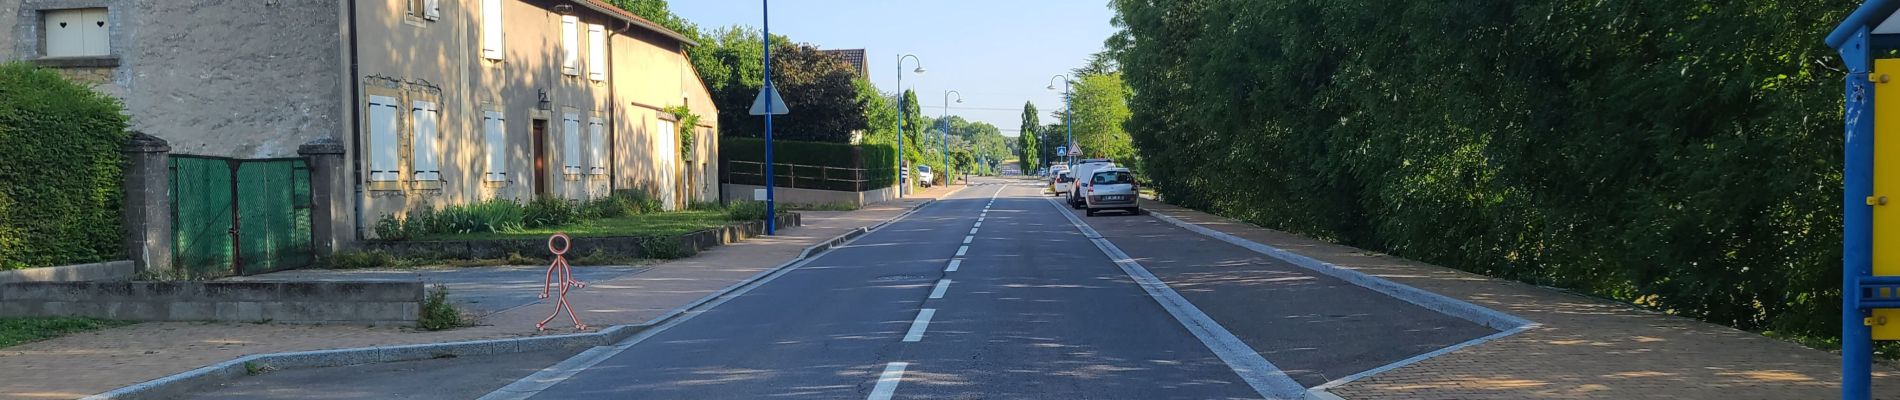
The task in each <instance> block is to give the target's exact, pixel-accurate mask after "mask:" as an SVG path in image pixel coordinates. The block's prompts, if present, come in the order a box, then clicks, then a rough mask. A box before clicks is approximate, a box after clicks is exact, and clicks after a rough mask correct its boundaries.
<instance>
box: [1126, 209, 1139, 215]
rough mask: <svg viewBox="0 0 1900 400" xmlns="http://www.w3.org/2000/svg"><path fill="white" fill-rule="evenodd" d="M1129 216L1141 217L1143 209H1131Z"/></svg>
mask: <svg viewBox="0 0 1900 400" xmlns="http://www.w3.org/2000/svg"><path fill="white" fill-rule="evenodd" d="M1128 215H1141V207H1129V208H1128Z"/></svg>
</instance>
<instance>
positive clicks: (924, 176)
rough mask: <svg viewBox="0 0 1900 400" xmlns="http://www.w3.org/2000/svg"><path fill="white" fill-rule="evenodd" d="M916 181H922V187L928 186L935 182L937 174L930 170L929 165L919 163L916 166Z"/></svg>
mask: <svg viewBox="0 0 1900 400" xmlns="http://www.w3.org/2000/svg"><path fill="white" fill-rule="evenodd" d="M917 182H920V183H923V184H924V187H930V186H931V185H933V184H935V183H936V182H937V174H933V173H931V172H930V166H928V165H919V166H917Z"/></svg>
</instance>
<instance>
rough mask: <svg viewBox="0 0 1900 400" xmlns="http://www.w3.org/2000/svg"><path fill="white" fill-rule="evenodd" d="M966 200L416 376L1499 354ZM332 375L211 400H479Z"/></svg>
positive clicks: (1009, 390)
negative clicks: (571, 335) (643, 316)
mask: <svg viewBox="0 0 1900 400" xmlns="http://www.w3.org/2000/svg"><path fill="white" fill-rule="evenodd" d="M977 182H979V183H986V184H982V185H978V186H973V187H970V188H967V189H965V190H962V191H961V192H958V193H955V194H954V195H952V196H950V197H948V198H946V199H943V200H941V201H938V202H935V203H932V204H930V205H928V206H926V207H924V208H922V209H920V210H918V211H917V212H915V213H913V214H911V215H909V216H908V217H905V218H903V219H900V220H898V221H895V222H894V223H892V224H890V225H887V226H886V227H884V228H883V229H881V230H879V231H876V232H873V233H871V234H868V235H865V236H864V237H861V238H859V239H857V240H856V241H854V242H852V243H851V244H850V245H848V246H845V247H842V248H839V249H836V250H833V251H831V252H829V253H826V254H824V255H822V256H820V257H817V258H815V259H812V260H810V261H808V262H806V263H804V264H802V265H800V266H797V267H795V268H794V269H791V270H789V271H787V272H785V273H783V274H782V275H778V276H776V277H775V278H772V280H770V281H767V282H764V283H762V284H759V285H757V286H755V287H753V288H752V289H750V290H749V291H745V292H742V293H740V294H737V295H734V296H732V297H729V298H727V299H725V301H724V302H723V303H717V304H715V305H714V306H712V307H710V308H707V309H704V310H703V311H702V312H699V313H696V314H694V315H692V316H691V318H688V319H684V320H682V321H678V322H676V323H673V324H671V325H668V326H662V327H660V328H656V329H654V330H650V331H649V332H648V333H645V334H642V335H640V336H636V337H635V338H634V339H633V340H630V341H629V342H624V343H622V344H620V345H618V346H614V347H603V348H597V349H596V350H595V351H592V352H589V353H583V354H581V355H577V356H574V357H573V358H569V359H568V360H567V361H566V362H562V363H559V364H553V363H552V362H551V359H548V358H547V356H545V355H542V356H537V357H528V358H524V359H521V360H518V361H521V362H519V363H512V362H511V363H494V362H486V363H484V362H481V361H482V360H473V359H470V360H453V359H451V360H431V361H427V362H425V363H424V364H411V365H412V366H411V367H410V368H421V369H427V370H428V371H426V372H424V371H418V372H415V373H414V375H416V376H429V375H428V374H435V375H443V376H441V377H438V379H442V380H443V381H444V382H448V381H455V382H461V383H458V384H459V385H463V386H468V387H473V388H477V389H487V388H496V387H502V385H503V384H505V383H507V382H508V381H510V380H512V379H510V378H509V377H514V378H515V379H519V380H513V382H515V385H511V386H508V387H506V388H503V389H502V390H499V391H496V392H493V393H489V394H490V398H492V399H509V398H535V399H569V398H663V399H742V398H798V399H804V398H823V399H856V398H869V399H883V398H957V399H966V398H967V399H978V398H1009V399H1015V398H1046V399H1173V398H1185V399H1216V398H1261V397H1282V396H1286V393H1297V392H1299V391H1302V390H1303V388H1306V387H1312V386H1315V385H1318V384H1321V383H1324V382H1326V381H1329V380H1332V379H1337V378H1339V377H1342V376H1346V375H1350V374H1353V373H1358V372H1361V371H1365V370H1367V369H1371V368H1376V367H1378V366H1381V365H1385V364H1388V363H1391V362H1394V361H1399V360H1402V359H1405V358H1408V357H1412V356H1414V355H1417V354H1421V353H1425V352H1429V351H1432V350H1435V349H1438V348H1441V347H1444V346H1448V345H1451V344H1455V343H1458V342H1462V341H1465V340H1469V339H1473V338H1477V337H1481V336H1484V335H1488V334H1490V333H1493V331H1491V330H1489V329H1487V328H1483V327H1480V326H1477V325H1474V324H1471V323H1469V322H1465V321H1462V320H1458V319H1455V318H1451V317H1447V316H1443V315H1440V314H1436V313H1434V312H1431V311H1428V310H1424V309H1422V308H1418V307H1416V306H1413V305H1411V304H1408V303H1405V302H1403V301H1400V300H1397V299H1393V298H1390V297H1387V296H1385V295H1382V294H1379V293H1377V292H1373V291H1370V290H1366V289H1363V288H1359V287H1357V286H1354V285H1351V284H1349V283H1345V282H1341V281H1338V280H1335V279H1332V278H1329V277H1325V276H1323V275H1318V274H1314V273H1309V272H1306V271H1304V270H1302V269H1300V268H1298V267H1295V266H1291V265H1287V264H1284V263H1280V262H1278V261H1276V260H1272V259H1269V258H1266V257H1264V256H1261V255H1259V254H1257V253H1253V252H1251V251H1248V250H1246V249H1242V248H1239V247H1235V246H1232V245H1229V244H1226V243H1222V242H1219V241H1214V240H1211V239H1208V238H1206V237H1203V236H1200V235H1198V234H1195V233H1193V232H1188V231H1185V230H1182V229H1179V228H1176V227H1173V226H1170V225H1167V224H1165V223H1161V222H1160V221H1158V220H1155V219H1153V218H1150V217H1147V216H1118V215H1112V214H1104V215H1103V216H1098V217H1082V216H1080V215H1079V214H1080V213H1076V212H1074V211H1071V210H1068V209H1067V208H1066V207H1062V206H1058V205H1057V204H1056V203H1054V202H1051V201H1049V200H1048V197H1047V195H1044V194H1042V193H1041V189H1042V186H1041V185H1038V184H1036V183H1034V182H1031V181H1024V180H985V179H982V178H978V180H977ZM999 183H1007V184H999ZM1072 221H1085V223H1086V224H1087V226H1089V227H1090V228H1091V229H1079V228H1078V226H1077V225H1076V224H1075V223H1074V222H1072ZM1085 232H1094V233H1095V234H1098V235H1099V236H1091V235H1090V234H1088V233H1085ZM1110 254H1116V255H1115V256H1111V255H1110ZM1164 284H1165V285H1164ZM548 364H553V366H551V367H548V368H547V369H539V368H537V367H526V368H524V367H521V365H527V366H536V365H548ZM537 369H539V370H540V374H537V375H533V376H530V375H529V374H530V373H534V372H535V370H537ZM325 370H337V371H331V372H298V373H296V374H291V373H284V372H280V373H273V374H266V375H263V376H259V377H253V378H250V379H251V380H253V381H257V382H255V383H246V384H245V385H236V386H233V387H230V388H226V390H224V391H221V392H214V393H209V395H211V396H207V397H218V396H227V397H228V396H229V395H233V394H239V395H241V394H252V395H258V394H271V395H272V396H266V397H277V398H306V397H303V396H297V395H296V394H297V393H306V394H311V393H315V392H311V391H302V392H299V391H285V390H282V389H283V388H286V387H288V388H298V387H305V386H308V387H315V388H321V387H325V386H324V385H335V384H336V382H348V381H355V382H354V383H356V384H357V386H355V387H354V389H353V390H355V391H354V393H365V392H367V393H383V394H385V395H387V396H386V397H401V398H470V397H474V396H471V395H469V393H471V391H470V390H461V391H455V392H444V391H439V390H436V391H431V390H427V389H418V388H414V387H413V386H414V383H415V381H413V380H411V381H402V380H387V379H384V380H376V379H360V378H351V377H350V376H351V375H350V372H349V371H343V370H341V369H325ZM368 371H370V372H376V373H389V374H391V375H395V376H401V375H402V374H401V371H389V370H384V369H369V370H368ZM454 371H462V372H459V373H457V372H454ZM364 373H369V372H364ZM449 375H454V376H456V377H450V376H449ZM378 382H384V383H382V384H378ZM405 383H406V384H408V385H409V386H404V385H403V384H405ZM246 388H248V389H246ZM259 388H278V389H279V390H278V391H275V392H259V391H257V390H258V389H259ZM235 389H246V390H248V391H243V392H232V390H235ZM237 397H245V396H237ZM310 397H317V396H310Z"/></svg>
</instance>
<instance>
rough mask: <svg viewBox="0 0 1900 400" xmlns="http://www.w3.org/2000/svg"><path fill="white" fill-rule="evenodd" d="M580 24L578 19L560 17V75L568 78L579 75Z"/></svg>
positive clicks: (568, 16) (569, 16) (565, 16)
mask: <svg viewBox="0 0 1900 400" xmlns="http://www.w3.org/2000/svg"><path fill="white" fill-rule="evenodd" d="M580 23H581V19H580V17H576V16H572V15H563V16H561V73H563V74H567V75H569V76H575V75H580V74H581V31H580Z"/></svg>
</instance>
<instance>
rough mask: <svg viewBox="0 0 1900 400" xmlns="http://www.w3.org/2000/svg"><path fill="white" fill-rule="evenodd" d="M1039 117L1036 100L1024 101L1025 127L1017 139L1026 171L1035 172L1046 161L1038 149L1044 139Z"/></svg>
mask: <svg viewBox="0 0 1900 400" xmlns="http://www.w3.org/2000/svg"><path fill="white" fill-rule="evenodd" d="M1039 117H1040V116H1038V115H1036V103H1035V102H1025V103H1023V127H1022V131H1021V133H1020V134H1019V135H1018V136H1016V141H1017V142H1018V143H1020V144H1019V145H1017V150H1018V151H1017V154H1020V155H1021V158H1022V165H1023V172H1024V173H1035V172H1036V168H1040V167H1041V166H1042V165H1043V163H1044V161H1042V160H1043V158H1042V157H1041V156H1042V153H1039V150H1037V147H1038V146H1040V144H1041V143H1040V142H1041V140H1042V137H1041V134H1042V132H1040V131H1039V129H1041V128H1042V122H1039V121H1038V120H1037V119H1038V118H1039Z"/></svg>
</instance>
